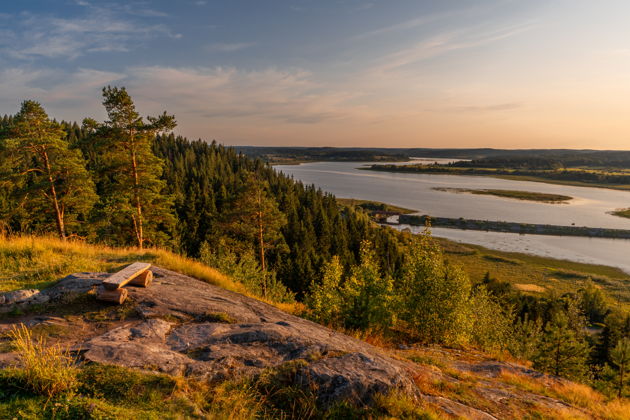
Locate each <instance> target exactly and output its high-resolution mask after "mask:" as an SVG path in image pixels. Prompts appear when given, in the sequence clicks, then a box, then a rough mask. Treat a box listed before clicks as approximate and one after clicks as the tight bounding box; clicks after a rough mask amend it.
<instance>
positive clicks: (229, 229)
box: [222, 174, 286, 297]
mask: <svg viewBox="0 0 630 420" xmlns="http://www.w3.org/2000/svg"><path fill="white" fill-rule="evenodd" d="M268 189H269V186H268V184H267V183H266V182H264V181H261V180H259V179H258V178H256V177H255V176H254V175H253V174H248V175H247V176H246V177H245V180H244V183H243V186H242V188H241V191H240V192H239V193H238V196H237V198H236V199H235V200H234V202H233V203H232V205H231V208H230V210H229V211H228V212H227V213H226V214H225V216H224V222H223V226H222V227H223V231H224V232H226V233H227V234H228V235H229V236H230V237H231V238H232V239H234V240H238V241H241V242H243V243H249V244H251V245H254V246H255V248H256V250H257V255H258V258H259V263H260V268H261V269H262V272H263V276H262V277H263V278H262V290H263V296H265V297H266V296H267V281H268V278H267V270H268V265H267V262H266V258H265V257H266V254H267V251H268V250H269V249H271V248H273V247H274V246H276V245H277V244H278V243H281V241H282V239H283V238H282V235H281V233H280V229H281V228H282V227H283V226H284V225H285V224H286V217H285V216H284V214H283V213H282V212H281V211H280V210H279V209H278V204H277V203H276V201H275V200H274V199H273V198H272V197H271V196H270V195H269V193H268Z"/></svg>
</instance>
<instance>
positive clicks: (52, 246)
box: [0, 235, 305, 314]
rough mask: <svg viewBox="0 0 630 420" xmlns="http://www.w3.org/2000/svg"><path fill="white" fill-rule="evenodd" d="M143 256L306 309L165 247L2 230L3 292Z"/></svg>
mask: <svg viewBox="0 0 630 420" xmlns="http://www.w3.org/2000/svg"><path fill="white" fill-rule="evenodd" d="M135 261H144V262H150V263H152V264H154V265H157V266H160V267H162V268H166V269H169V270H172V271H176V272H178V273H181V274H184V275H187V276H190V277H193V278H196V279H198V280H201V281H204V282H206V283H210V284H212V285H215V286H219V287H221V288H223V289H227V290H231V291H233V292H237V293H241V294H244V295H246V296H250V297H255V298H256V299H258V300H262V301H263V302H266V303H269V304H272V305H274V306H276V307H277V308H279V309H281V310H283V311H285V312H288V313H291V314H300V313H302V312H304V310H305V309H304V305H303V304H301V303H297V302H295V303H281V302H274V301H271V300H269V299H263V298H261V297H259V296H255V295H254V294H253V293H251V292H250V291H249V290H248V289H247V288H246V287H245V286H244V285H243V284H242V283H240V282H238V281H235V280H234V279H232V278H231V277H229V276H226V275H224V274H222V273H220V272H219V271H217V270H215V269H214V268H212V267H209V266H207V265H205V264H203V263H201V262H199V261H195V260H193V259H191V258H187V257H184V256H181V255H178V254H175V253H174V252H170V251H167V250H164V249H156V248H147V249H142V250H141V249H138V248H133V247H128V248H124V247H123V248H114V247H109V246H105V245H96V244H88V243H86V242H83V241H72V240H68V241H61V240H60V239H57V238H55V237H49V236H28V235H25V236H0V293H2V292H7V291H11V290H17V289H43V288H46V287H49V286H51V285H53V284H54V283H56V282H57V281H58V280H59V279H61V278H62V277H64V276H67V275H69V274H72V273H77V272H114V271H117V270H120V269H121V268H123V267H124V266H126V265H128V264H130V263H132V262H135Z"/></svg>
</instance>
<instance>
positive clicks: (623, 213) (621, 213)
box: [610, 207, 630, 219]
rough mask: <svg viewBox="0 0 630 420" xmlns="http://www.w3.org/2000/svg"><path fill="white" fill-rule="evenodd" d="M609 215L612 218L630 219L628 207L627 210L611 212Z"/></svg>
mask: <svg viewBox="0 0 630 420" xmlns="http://www.w3.org/2000/svg"><path fill="white" fill-rule="evenodd" d="M610 214H612V215H613V216H619V217H626V218H628V219H630V207H629V208H627V209H617V210H615V211H611V212H610Z"/></svg>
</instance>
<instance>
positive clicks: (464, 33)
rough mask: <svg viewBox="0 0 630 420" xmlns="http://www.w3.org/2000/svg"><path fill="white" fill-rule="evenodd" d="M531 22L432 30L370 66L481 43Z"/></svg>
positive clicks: (388, 67) (395, 64)
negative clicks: (432, 32)
mask: <svg viewBox="0 0 630 420" xmlns="http://www.w3.org/2000/svg"><path fill="white" fill-rule="evenodd" d="M534 25H535V24H534V23H533V22H526V23H519V24H515V25H510V26H504V27H500V28H493V29H484V28H479V27H478V26H475V27H470V28H467V29H459V30H454V31H448V32H443V33H439V34H434V35H431V36H430V37H428V38H427V39H425V40H423V41H421V42H419V43H416V44H415V45H413V46H411V47H407V48H403V49H400V50H398V51H395V52H393V53H390V54H387V55H386V56H383V57H380V58H379V59H378V64H377V65H376V66H375V68H374V69H373V70H375V71H377V72H379V73H383V72H388V71H392V70H396V69H400V68H402V67H405V66H408V65H411V64H414V63H418V62H422V61H424V60H427V59H430V58H433V57H437V56H440V55H443V54H446V53H449V52H452V51H457V50H464V49H469V48H476V47H481V46H483V45H486V44H490V43H493V42H496V41H500V40H502V39H506V38H509V37H511V36H514V35H517V34H519V33H522V32H525V31H527V30H529V29H531V28H532V27H533V26H534Z"/></svg>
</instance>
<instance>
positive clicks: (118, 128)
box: [84, 86, 176, 248]
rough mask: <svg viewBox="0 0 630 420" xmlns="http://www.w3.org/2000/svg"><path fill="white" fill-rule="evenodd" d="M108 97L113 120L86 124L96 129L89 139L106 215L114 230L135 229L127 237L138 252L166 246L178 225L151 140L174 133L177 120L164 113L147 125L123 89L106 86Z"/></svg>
mask: <svg viewBox="0 0 630 420" xmlns="http://www.w3.org/2000/svg"><path fill="white" fill-rule="evenodd" d="M103 98H104V100H103V105H104V106H105V109H106V111H107V115H108V116H109V120H108V121H106V122H105V123H104V124H101V125H95V124H94V122H93V120H87V123H91V124H84V125H86V127H91V128H92V129H93V130H94V134H93V136H92V137H91V140H90V141H91V142H92V145H93V147H94V148H95V149H96V152H97V153H96V154H97V155H100V168H99V169H100V170H101V171H102V173H101V174H100V176H99V179H100V181H101V183H100V185H99V188H100V191H99V192H100V195H101V201H102V203H101V207H102V210H103V211H102V216H103V218H104V219H106V220H107V221H108V222H109V223H108V224H109V225H110V226H109V228H114V229H116V228H118V229H119V230H120V231H122V232H125V231H127V232H129V230H130V231H131V232H130V233H132V234H131V235H126V236H127V237H128V238H129V237H132V238H133V242H135V243H136V245H137V246H138V247H139V248H143V247H144V245H145V244H146V243H152V244H156V243H164V242H166V240H167V232H168V231H169V230H170V229H171V228H172V225H173V224H174V216H173V209H172V199H171V197H169V196H167V195H165V194H164V193H163V191H164V189H165V182H164V181H163V180H162V179H160V177H161V175H162V171H163V162H162V160H160V159H158V158H157V157H156V156H155V154H154V153H153V152H152V150H151V142H152V140H153V138H154V136H155V135H156V134H157V133H160V132H165V131H170V130H172V129H173V128H174V127H175V126H176V122H175V118H174V117H173V116H171V115H167V114H166V113H163V114H162V115H160V116H158V117H147V120H148V122H145V121H144V120H143V118H142V117H141V116H140V114H138V112H137V111H136V108H135V105H134V103H133V100H132V99H131V97H130V96H129V94H128V93H127V90H126V89H125V88H124V87H122V88H118V87H110V86H107V87H105V88H103ZM129 227H130V228H131V229H129Z"/></svg>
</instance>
